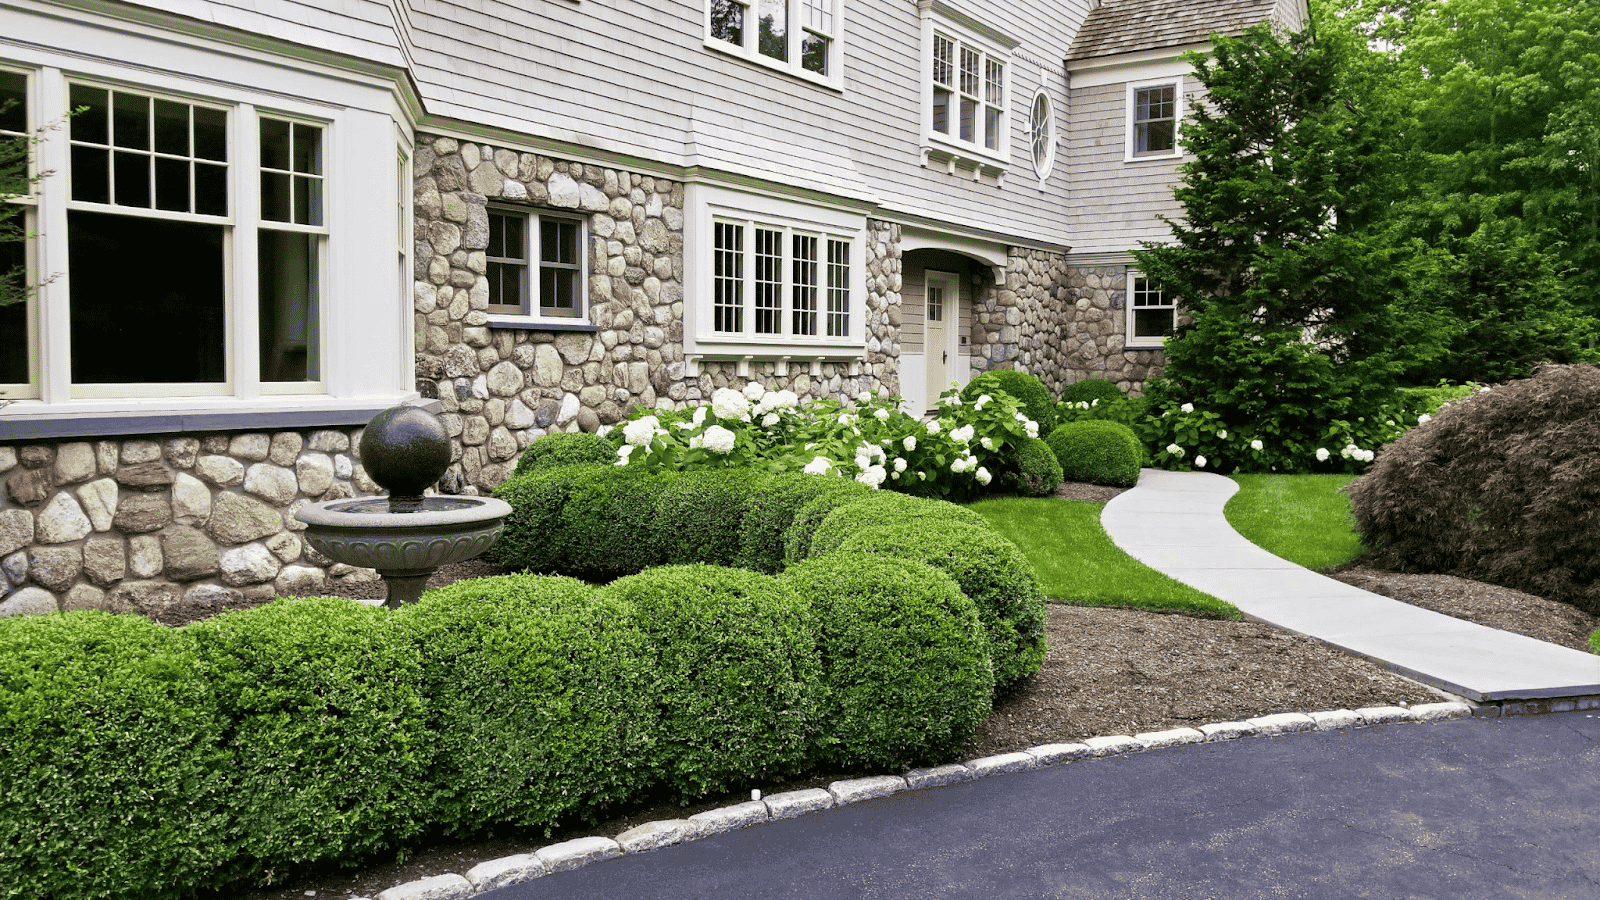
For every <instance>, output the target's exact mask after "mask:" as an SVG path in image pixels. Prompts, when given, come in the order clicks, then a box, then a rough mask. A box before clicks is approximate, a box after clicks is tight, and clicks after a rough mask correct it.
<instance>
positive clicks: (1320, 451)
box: [1317, 447, 1333, 462]
mask: <svg viewBox="0 0 1600 900" xmlns="http://www.w3.org/2000/svg"><path fill="white" fill-rule="evenodd" d="M1332 455H1333V454H1331V453H1329V452H1328V448H1327V447H1318V448H1317V462H1327V461H1328V457H1329V456H1332Z"/></svg>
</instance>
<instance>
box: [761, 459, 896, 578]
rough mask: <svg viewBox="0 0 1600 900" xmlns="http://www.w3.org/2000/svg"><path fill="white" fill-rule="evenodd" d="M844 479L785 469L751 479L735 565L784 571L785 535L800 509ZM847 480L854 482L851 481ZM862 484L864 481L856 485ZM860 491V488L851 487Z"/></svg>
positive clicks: (833, 488) (776, 571)
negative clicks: (754, 480) (750, 488)
mask: <svg viewBox="0 0 1600 900" xmlns="http://www.w3.org/2000/svg"><path fill="white" fill-rule="evenodd" d="M845 482H846V479H843V478H837V477H834V476H831V475H809V474H806V473H803V472H786V473H783V474H781V475H771V476H768V477H767V478H766V479H764V480H762V481H758V482H753V488H752V490H751V492H750V496H749V497H748V498H747V499H746V501H745V507H744V518H743V519H741V520H740V522H739V558H738V560H737V565H738V566H739V567H740V568H744V569H749V570H751V571H752V572H764V573H766V574H768V575H774V574H777V573H778V572H781V571H783V567H784V565H785V562H786V557H785V555H784V535H785V533H786V532H788V530H789V527H790V526H792V525H793V524H794V518H795V516H796V515H798V514H799V512H800V510H801V509H802V508H803V507H804V506H805V505H806V504H807V503H810V502H811V501H812V500H815V499H816V498H817V497H819V496H821V495H822V494H825V493H829V492H832V491H835V490H837V489H838V488H839V487H840V486H841V485H843V484H844V483H845ZM849 483H850V484H855V482H854V481H850V482H849ZM856 487H857V488H865V487H866V486H865V485H860V484H857V485H856ZM845 490H846V491H850V492H851V493H853V494H860V491H852V490H851V489H849V488H845Z"/></svg>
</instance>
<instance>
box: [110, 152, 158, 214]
mask: <svg viewBox="0 0 1600 900" xmlns="http://www.w3.org/2000/svg"><path fill="white" fill-rule="evenodd" d="M112 177H114V178H115V179H116V188H117V190H116V204H117V205H118V206H135V207H139V208H141V209H149V208H150V157H149V156H148V155H146V154H144V153H128V152H126V151H123V150H118V151H117V153H116V168H115V171H114V172H113V176H112Z"/></svg>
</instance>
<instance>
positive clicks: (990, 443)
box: [978, 435, 995, 450]
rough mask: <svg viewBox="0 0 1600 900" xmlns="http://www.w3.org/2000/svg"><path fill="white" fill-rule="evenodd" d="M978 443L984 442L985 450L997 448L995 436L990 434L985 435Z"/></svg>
mask: <svg viewBox="0 0 1600 900" xmlns="http://www.w3.org/2000/svg"><path fill="white" fill-rule="evenodd" d="M978 443H980V444H982V445H983V449H985V450H993V449H994V448H995V443H994V438H992V437H989V436H988V435H984V436H983V438H982V439H980V440H979V441H978Z"/></svg>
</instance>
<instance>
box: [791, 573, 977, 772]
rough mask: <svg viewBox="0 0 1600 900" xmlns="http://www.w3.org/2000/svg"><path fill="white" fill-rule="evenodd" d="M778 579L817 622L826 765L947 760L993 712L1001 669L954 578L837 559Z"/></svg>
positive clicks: (895, 765)
mask: <svg viewBox="0 0 1600 900" xmlns="http://www.w3.org/2000/svg"><path fill="white" fill-rule="evenodd" d="M781 580H782V581H783V582H784V583H785V584H787V585H789V586H791V587H792V588H793V589H794V590H795V592H796V593H798V594H799V595H800V596H801V597H802V598H804V600H805V601H807V602H808V603H809V604H810V606H811V608H812V610H813V612H814V613H815V616H816V621H817V628H818V641H819V645H820V650H821V658H822V680H823V682H824V683H825V684H826V686H827V693H826V700H825V705H824V708H823V713H822V721H823V723H824V725H825V727H824V729H823V731H822V736H821V743H820V746H819V750H818V756H819V757H820V758H821V759H822V760H825V761H827V762H829V763H832V764H835V765H845V766H863V767H868V768H876V769H879V770H882V769H898V768H900V767H902V766H910V765H920V764H926V763H935V762H944V761H946V760H947V759H949V758H950V756H951V755H952V754H954V753H956V752H957V751H959V750H960V749H961V747H962V746H963V745H964V744H965V743H966V742H967V741H968V739H970V738H971V736H972V734H973V732H974V730H975V729H976V728H977V726H978V724H979V723H980V722H982V721H983V719H984V717H985V716H986V715H987V714H988V713H989V698H990V696H991V694H992V692H993V689H994V672H993V668H992V666H991V664H990V661H989V654H988V647H987V641H986V639H985V635H984V633H983V630H982V627H981V626H980V625H979V622H978V615H977V610H976V609H975V608H974V606H973V603H972V601H971V600H970V599H969V598H968V597H966V596H965V595H964V594H962V593H961V589H960V588H959V587H958V586H957V585H956V584H955V582H954V581H952V580H951V579H950V577H949V576H948V575H945V574H944V573H943V572H940V571H937V570H935V569H933V568H931V567H929V566H926V565H923V564H920V563H916V562H911V561H908V560H899V559H886V558H884V557H881V556H866V555H859V554H832V555H829V556H823V557H818V558H815V559H811V560H808V561H806V562H804V563H801V564H799V565H797V566H795V567H793V568H791V569H789V570H788V571H787V572H785V573H784V574H783V576H782V577H781Z"/></svg>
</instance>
